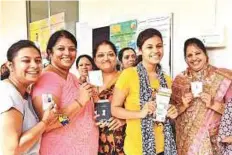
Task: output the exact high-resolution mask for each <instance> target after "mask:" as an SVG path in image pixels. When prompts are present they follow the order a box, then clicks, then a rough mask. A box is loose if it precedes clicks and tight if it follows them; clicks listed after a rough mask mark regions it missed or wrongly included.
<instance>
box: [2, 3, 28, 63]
mask: <svg viewBox="0 0 232 155" xmlns="http://www.w3.org/2000/svg"><path fill="white" fill-rule="evenodd" d="M0 21H1V22H0V64H3V63H4V62H5V61H6V52H7V49H8V48H9V47H10V45H12V44H13V43H14V42H16V41H18V40H20V39H27V20H26V2H25V0H14V1H12V0H3V1H1V0H0Z"/></svg>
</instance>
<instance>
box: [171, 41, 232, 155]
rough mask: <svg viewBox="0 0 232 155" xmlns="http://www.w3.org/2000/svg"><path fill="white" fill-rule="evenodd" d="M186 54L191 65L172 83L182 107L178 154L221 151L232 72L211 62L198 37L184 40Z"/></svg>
mask: <svg viewBox="0 0 232 155" xmlns="http://www.w3.org/2000/svg"><path fill="white" fill-rule="evenodd" d="M184 56H185V61H186V63H187V64H188V68H187V69H186V70H185V71H184V72H182V73H180V74H179V75H177V76H176V78H175V80H174V81H173V87H172V92H173V93H172V100H173V104H175V105H176V106H177V108H178V111H179V115H178V117H177V121H176V134H177V137H176V138H177V139H176V142H177V149H178V154H179V155H186V154H191V155H197V154H220V151H219V145H218V143H217V137H218V129H219V124H220V120H221V115H222V113H223V111H224V109H225V105H226V104H225V103H227V101H228V99H230V98H231V97H232V93H231V92H232V86H231V82H232V81H231V80H232V78H231V77H232V73H231V71H229V70H226V69H219V68H216V67H214V66H211V65H210V64H209V63H208V59H209V58H208V55H207V52H206V48H205V46H204V44H203V43H202V42H201V41H200V40H199V39H197V38H190V39H188V40H186V41H185V44H184ZM186 137H189V138H186ZM222 141H223V139H221V140H220V142H222Z"/></svg>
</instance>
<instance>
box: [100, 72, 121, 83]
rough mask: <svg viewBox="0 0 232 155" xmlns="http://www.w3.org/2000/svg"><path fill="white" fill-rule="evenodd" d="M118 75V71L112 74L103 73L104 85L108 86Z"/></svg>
mask: <svg viewBox="0 0 232 155" xmlns="http://www.w3.org/2000/svg"><path fill="white" fill-rule="evenodd" d="M117 73H118V71H117V70H116V69H115V70H113V71H112V72H110V73H106V72H102V76H103V83H104V85H107V84H108V83H109V82H110V81H111V80H112V79H113V78H114V77H115V76H116V74H117Z"/></svg>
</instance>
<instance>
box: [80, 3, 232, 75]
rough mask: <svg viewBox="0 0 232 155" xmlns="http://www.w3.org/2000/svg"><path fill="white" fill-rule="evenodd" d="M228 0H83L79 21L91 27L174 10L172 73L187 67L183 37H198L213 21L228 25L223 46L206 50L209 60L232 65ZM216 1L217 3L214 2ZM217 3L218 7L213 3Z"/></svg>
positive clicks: (213, 62)
mask: <svg viewBox="0 0 232 155" xmlns="http://www.w3.org/2000/svg"><path fill="white" fill-rule="evenodd" d="M231 3H232V2H230V0H117V1H111V0H82V1H80V12H79V14H80V17H79V19H80V22H88V24H89V25H90V26H92V27H99V26H104V25H109V23H114V22H118V21H125V20H129V19H136V18H137V17H141V16H145V17H146V16H148V17H151V16H152V15H156V14H162V13H174V24H173V28H174V29H173V41H174V42H173V74H174V76H175V75H177V74H178V73H179V72H181V71H182V70H184V69H185V68H186V64H185V61H184V54H183V44H184V41H185V40H186V39H187V38H189V37H197V36H199V35H200V31H201V30H202V29H205V28H207V27H212V26H215V25H222V26H225V27H226V29H227V31H228V32H227V44H226V47H225V48H223V49H213V50H209V51H208V53H209V56H210V61H211V64H213V65H216V66H218V67H226V68H229V69H232V63H230V60H232V53H230V52H231V51H232V35H229V34H231V32H232V27H231V23H232V21H231V20H230V18H229V16H230V15H231V14H232V10H231V8H230V7H231ZM216 4H217V5H216ZM215 6H217V7H215Z"/></svg>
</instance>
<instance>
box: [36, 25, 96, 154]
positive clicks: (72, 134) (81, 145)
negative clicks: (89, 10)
mask: <svg viewBox="0 0 232 155" xmlns="http://www.w3.org/2000/svg"><path fill="white" fill-rule="evenodd" d="M76 48H77V41H76V39H75V37H74V36H73V35H72V34H71V33H70V32H68V31H66V30H60V31H57V32H55V33H54V34H53V35H52V36H51V37H50V39H49V41H48V45H47V53H48V56H49V59H50V62H51V63H50V65H48V66H47V67H46V68H45V69H44V72H43V73H42V75H41V77H40V78H39V80H38V82H37V83H36V84H35V86H34V88H33V105H34V107H35V110H36V112H37V113H38V116H39V117H40V118H42V117H43V116H44V110H43V106H44V105H45V103H44V102H42V96H43V94H50V95H51V96H52V98H53V101H54V103H55V105H56V107H57V108H58V109H59V111H58V113H59V119H57V120H56V121H55V123H54V124H53V125H51V126H50V127H49V128H48V129H47V130H46V131H47V132H46V133H45V134H43V137H42V140H41V149H40V154H41V155H57V154H68V155H78V154H79V155H83V154H84V155H93V154H97V147H98V128H97V127H96V126H95V122H94V120H93V115H94V111H93V110H94V109H93V103H92V102H91V100H90V98H91V96H92V86H91V85H90V84H88V83H83V84H81V85H80V84H79V81H78V79H77V78H76V76H75V75H73V74H71V73H70V72H69V70H70V68H71V66H72V65H73V63H74V62H75V58H76V54H77V51H76ZM63 126H65V127H63ZM90 135H91V136H90Z"/></svg>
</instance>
